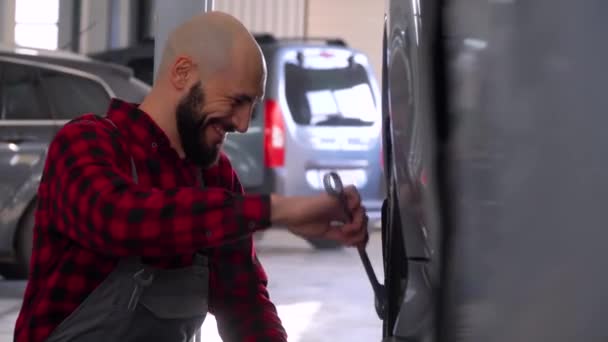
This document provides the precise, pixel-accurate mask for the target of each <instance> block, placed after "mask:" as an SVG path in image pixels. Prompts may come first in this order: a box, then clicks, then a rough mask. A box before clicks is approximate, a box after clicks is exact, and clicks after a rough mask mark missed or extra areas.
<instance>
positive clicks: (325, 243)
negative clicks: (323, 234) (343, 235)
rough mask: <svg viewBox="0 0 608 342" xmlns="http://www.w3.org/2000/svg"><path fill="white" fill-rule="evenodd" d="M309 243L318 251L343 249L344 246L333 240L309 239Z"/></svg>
mask: <svg viewBox="0 0 608 342" xmlns="http://www.w3.org/2000/svg"><path fill="white" fill-rule="evenodd" d="M307 241H308V243H310V244H311V245H312V246H313V247H314V248H315V249H318V250H330V249H339V248H342V245H341V244H340V243H339V242H337V241H333V240H323V239H307Z"/></svg>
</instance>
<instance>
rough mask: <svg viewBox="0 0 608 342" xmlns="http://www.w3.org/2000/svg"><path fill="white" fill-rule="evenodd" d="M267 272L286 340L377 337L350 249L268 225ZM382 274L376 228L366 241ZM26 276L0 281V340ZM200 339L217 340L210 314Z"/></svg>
mask: <svg viewBox="0 0 608 342" xmlns="http://www.w3.org/2000/svg"><path fill="white" fill-rule="evenodd" d="M257 249H258V253H259V255H260V259H261V260H262V263H263V264H264V266H265V267H266V271H267V273H268V275H269V277H270V284H269V290H270V295H271V298H272V299H273V301H274V302H275V304H276V305H277V307H278V311H279V315H280V317H281V319H282V321H283V324H284V326H285V328H286V329H287V332H288V334H289V341H290V342H330V341H331V342H341V341H349V342H359V341H361V342H368V341H379V340H380V339H381V326H382V322H381V321H380V320H379V319H378V317H377V316H376V314H375V311H374V307H373V299H374V298H373V294H372V291H371V287H370V285H369V282H368V281H367V278H366V276H365V272H364V270H363V266H362V265H361V262H360V261H359V257H358V255H357V251H356V250H354V249H348V250H341V251H330V252H317V251H315V250H313V249H312V248H311V247H309V245H308V244H307V243H306V242H304V241H302V240H300V239H298V238H296V237H293V236H292V235H290V234H289V233H286V232H283V231H278V230H271V231H269V232H268V233H267V234H266V235H265V236H264V238H263V239H262V240H261V241H259V242H258V243H257ZM368 252H369V253H370V259H371V261H372V264H373V265H374V268H375V269H376V272H379V273H378V277H379V278H380V279H382V276H381V271H382V267H381V266H382V256H381V250H380V233H379V231H375V232H374V233H373V234H372V236H371V239H370V243H369V246H368ZM24 288H25V284H24V282H8V281H0V342H5V341H6V342H8V341H12V336H13V335H12V332H13V327H14V324H15V319H16V318H17V314H18V310H19V306H20V304H21V296H22V295H23V291H24ZM203 336H204V337H203V341H205V342H219V341H221V339H220V338H219V337H218V335H217V330H216V327H215V321H214V319H213V316H208V317H207V319H206V321H205V324H204V325H203Z"/></svg>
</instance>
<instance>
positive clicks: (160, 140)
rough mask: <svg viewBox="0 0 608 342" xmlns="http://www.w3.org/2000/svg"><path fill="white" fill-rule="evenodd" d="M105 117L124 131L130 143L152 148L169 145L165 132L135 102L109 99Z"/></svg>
mask: <svg viewBox="0 0 608 342" xmlns="http://www.w3.org/2000/svg"><path fill="white" fill-rule="evenodd" d="M107 117H108V119H110V120H112V122H114V124H115V125H116V126H118V127H119V129H120V130H121V131H124V132H125V134H126V135H127V136H128V137H129V141H130V142H131V143H132V144H138V145H148V146H149V147H151V148H152V149H157V148H161V147H162V148H168V147H170V142H169V138H168V137H167V135H166V134H165V132H164V131H163V130H162V129H161V128H160V127H159V126H158V125H157V124H156V122H154V120H153V119H152V118H151V117H150V115H148V113H146V112H144V111H143V110H141V109H140V108H139V104H137V103H130V102H126V101H123V100H121V99H117V98H114V99H112V100H111V101H110V106H109V108H108V112H107Z"/></svg>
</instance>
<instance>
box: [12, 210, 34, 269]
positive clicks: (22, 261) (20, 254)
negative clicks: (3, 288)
mask: <svg viewBox="0 0 608 342" xmlns="http://www.w3.org/2000/svg"><path fill="white" fill-rule="evenodd" d="M36 203H37V202H36V201H33V202H32V203H31V204H30V205H29V206H28V208H27V209H26V211H25V213H24V214H23V216H22V217H21V221H20V223H19V230H18V231H17V238H16V253H17V267H18V269H19V275H20V276H21V278H22V279H26V278H27V277H28V274H29V271H30V261H31V260H32V249H33V246H34V224H35V214H36Z"/></svg>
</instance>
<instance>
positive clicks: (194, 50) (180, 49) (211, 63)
mask: <svg viewBox="0 0 608 342" xmlns="http://www.w3.org/2000/svg"><path fill="white" fill-rule="evenodd" d="M245 56H247V58H246V60H248V61H251V62H252V63H251V64H255V65H257V69H261V68H262V67H263V66H264V65H263V56H262V54H261V51H260V50H259V46H258V45H257V43H256V41H255V39H254V38H253V36H252V35H251V34H250V33H249V31H248V30H247V28H246V27H245V26H244V25H243V24H242V23H241V22H240V21H238V20H237V19H236V18H234V17H232V16H230V15H229V14H226V13H222V12H206V13H202V14H199V15H196V16H194V17H193V18H191V19H190V20H188V21H187V22H185V23H183V24H182V25H180V26H179V27H177V28H176V29H175V30H174V31H173V32H171V34H170V35H169V38H168V39H167V42H166V45H165V49H164V51H163V56H162V59H161V63H160V68H159V74H161V73H166V72H167V71H168V70H170V68H171V67H172V65H173V64H174V63H175V62H176V60H177V59H178V58H180V57H186V58H190V59H192V62H194V63H195V64H196V67H197V71H198V72H199V74H200V77H201V80H203V81H204V80H205V79H206V78H208V77H210V76H211V75H213V74H215V73H218V72H222V71H226V70H227V69H229V68H231V67H233V66H234V64H239V62H240V60H243V59H244V58H239V57H245ZM239 59H240V60H239ZM256 71H258V72H264V70H256Z"/></svg>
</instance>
